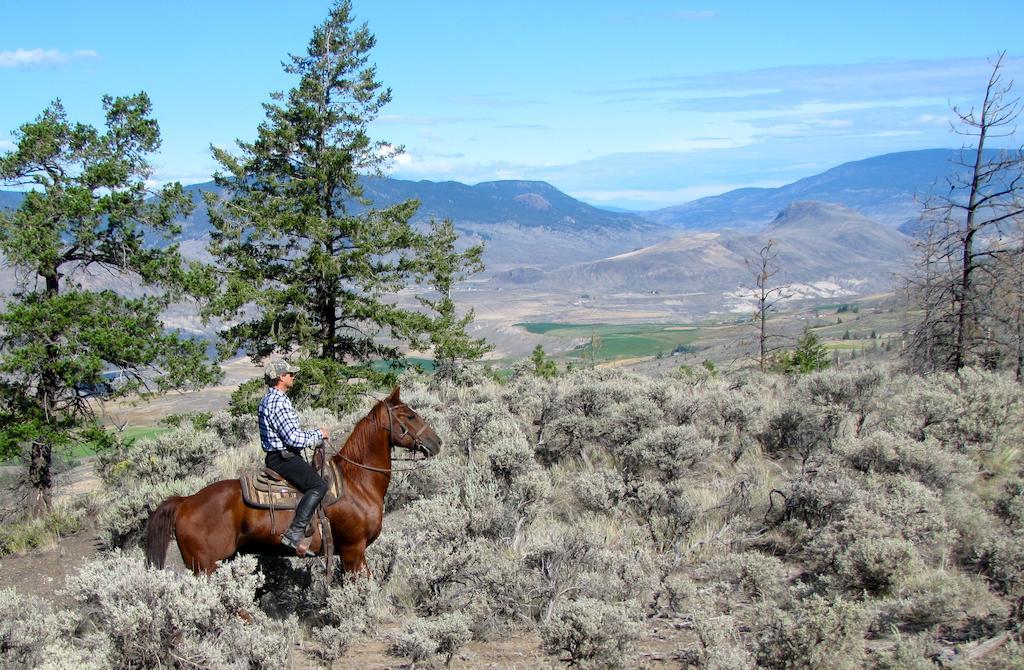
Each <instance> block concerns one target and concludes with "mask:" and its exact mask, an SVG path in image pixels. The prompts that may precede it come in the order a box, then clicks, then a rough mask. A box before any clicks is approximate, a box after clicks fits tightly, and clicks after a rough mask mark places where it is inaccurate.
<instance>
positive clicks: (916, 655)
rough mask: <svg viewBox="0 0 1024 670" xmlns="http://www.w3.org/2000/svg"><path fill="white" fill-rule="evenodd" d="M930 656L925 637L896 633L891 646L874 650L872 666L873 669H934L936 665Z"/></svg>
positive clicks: (928, 645)
mask: <svg viewBox="0 0 1024 670" xmlns="http://www.w3.org/2000/svg"><path fill="white" fill-rule="evenodd" d="M931 656H932V653H931V649H930V644H929V641H928V640H927V639H924V638H921V637H909V638H907V637H903V636H901V635H897V636H896V642H895V643H894V644H893V645H892V647H891V648H889V649H879V650H878V651H876V652H875V654H874V667H875V670H935V668H936V667H937V666H936V665H935V664H934V663H932V662H931V660H930V659H931Z"/></svg>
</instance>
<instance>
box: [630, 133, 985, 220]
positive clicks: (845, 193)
mask: <svg viewBox="0 0 1024 670" xmlns="http://www.w3.org/2000/svg"><path fill="white" fill-rule="evenodd" d="M986 154H987V157H988V158H995V157H996V154H997V152H996V151H995V150H990V151H986ZM959 159H960V152H959V151H954V150H949V149H925V150H922V151H904V152H900V153H893V154H884V155H882V156H875V157H872V158H867V159H864V160H860V161H853V162H850V163H843V164H842V165H839V166H837V167H834V168H832V169H830V170H826V171H825V172H822V173H821V174H817V175H813V176H811V177H806V178H804V179H800V180H798V181H795V182H793V183H792V184H787V185H785V186H780V187H778V188H741V189H737V190H734V191H729V192H728V193H723V194H721V195H716V196H711V197H707V198H701V199H699V200H694V201H692V202H688V203H685V204H682V205H677V206H674V207H666V208H664V209H659V210H655V211H653V212H647V213H645V214H644V216H645V218H647V219H648V220H650V221H652V222H655V223H659V224H662V225H666V226H672V227H676V228H683V229H686V230H717V229H719V228H739V229H746V230H758V229H761V228H763V227H765V226H767V225H768V224H769V223H770V222H771V221H772V220H773V219H774V218H775V216H776V215H777V214H778V213H779V212H780V211H782V210H783V209H785V208H786V207H787V206H788V205H789V204H790V203H792V202H797V201H801V200H819V201H822V202H831V203H835V204H839V205H843V206H845V207H848V208H850V209H852V210H855V211H857V212H860V213H861V214H863V215H865V216H867V217H869V218H871V219H874V220H875V221H878V222H879V223H884V224H887V225H892V226H900V225H903V224H905V223H907V222H908V221H911V220H916V218H917V215H918V213H919V212H920V209H921V205H920V203H921V202H922V201H923V200H924V199H926V198H927V197H928V196H929V195H930V194H932V193H944V192H946V190H947V187H946V179H947V177H949V176H950V175H952V174H954V173H956V172H963V171H964V168H963V167H962V166H960V165H958V164H957V161H958V160H959Z"/></svg>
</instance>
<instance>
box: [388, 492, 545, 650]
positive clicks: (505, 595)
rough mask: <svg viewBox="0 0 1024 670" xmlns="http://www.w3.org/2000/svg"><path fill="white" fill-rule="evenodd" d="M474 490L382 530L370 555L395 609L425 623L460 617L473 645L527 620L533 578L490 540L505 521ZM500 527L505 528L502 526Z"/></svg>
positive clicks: (425, 505)
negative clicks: (473, 638) (466, 622)
mask: <svg viewBox="0 0 1024 670" xmlns="http://www.w3.org/2000/svg"><path fill="white" fill-rule="evenodd" d="M474 491H475V492H478V493H479V492H480V491H481V489H480V488H479V487H475V486H473V485H469V486H465V487H464V488H463V489H462V492H461V494H460V493H459V492H449V494H447V495H444V496H438V497H436V498H431V499H425V500H419V501H416V502H414V503H412V504H411V505H409V507H408V508H407V509H406V510H405V511H404V512H403V514H402V516H401V517H398V518H395V519H394V520H393V521H394V522H393V523H391V524H389V525H386V526H385V530H384V532H383V533H382V534H381V537H380V539H378V541H377V542H376V543H374V545H373V546H372V547H371V551H370V559H371V567H372V569H373V570H374V574H375V575H377V576H378V579H381V580H382V582H384V581H386V582H389V584H388V588H389V590H390V592H391V593H392V594H393V597H394V598H395V600H396V602H397V603H398V604H400V605H404V606H408V607H410V608H411V609H414V610H415V611H416V612H418V613H419V614H421V615H423V616H437V615H440V614H444V613H449V612H462V613H465V614H466V615H467V616H469V617H470V623H469V626H470V629H471V630H472V631H473V633H474V634H475V635H476V636H478V637H486V636H487V635H489V634H490V633H491V632H493V631H495V630H501V629H503V628H504V629H507V628H515V627H519V626H521V625H522V624H523V623H524V622H528V621H531V620H532V613H533V611H534V606H533V604H532V601H531V597H530V596H529V595H528V591H529V585H530V576H529V575H528V573H527V572H526V570H525V569H524V564H523V560H522V556H521V555H520V554H517V553H516V552H515V551H514V550H513V549H511V548H509V547H508V545H507V544H506V543H505V542H500V541H496V540H495V539H493V537H485V536H484V534H487V535H492V534H493V532H494V529H495V528H496V524H497V526H502V524H501V523H499V522H501V521H502V520H503V519H505V518H506V515H505V513H504V512H503V511H502V506H501V504H500V502H499V501H497V499H496V498H494V497H493V495H492V496H490V497H489V498H487V499H486V500H484V501H475V500H474V499H473V495H474ZM502 527H503V526H502Z"/></svg>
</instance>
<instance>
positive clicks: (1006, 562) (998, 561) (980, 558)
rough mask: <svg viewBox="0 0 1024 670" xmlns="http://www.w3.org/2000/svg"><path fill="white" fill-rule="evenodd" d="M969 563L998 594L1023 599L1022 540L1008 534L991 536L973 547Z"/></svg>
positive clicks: (1023, 558)
mask: <svg viewBox="0 0 1024 670" xmlns="http://www.w3.org/2000/svg"><path fill="white" fill-rule="evenodd" d="M974 552H975V553H974V556H973V557H972V559H971V561H970V563H971V565H972V566H973V567H974V568H975V569H977V570H978V571H979V572H980V573H981V574H983V575H985V576H986V577H988V579H989V580H990V581H991V583H992V585H993V587H994V588H995V589H996V590H997V591H998V592H1000V593H1003V594H1005V595H1007V596H1011V597H1013V598H1020V597H1024V538H1021V537H1019V536H1015V535H1010V534H1000V535H993V536H992V537H990V538H989V539H987V540H986V541H985V542H983V543H982V544H981V545H979V546H977V547H975V549H974Z"/></svg>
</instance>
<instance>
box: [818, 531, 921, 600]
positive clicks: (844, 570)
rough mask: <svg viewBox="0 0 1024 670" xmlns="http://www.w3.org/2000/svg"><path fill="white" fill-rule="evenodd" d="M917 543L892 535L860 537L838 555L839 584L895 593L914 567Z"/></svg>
mask: <svg viewBox="0 0 1024 670" xmlns="http://www.w3.org/2000/svg"><path fill="white" fill-rule="evenodd" d="M916 558H917V556H916V553H915V552H914V545H912V544H911V543H909V542H907V541H906V540H903V539H897V538H892V537H860V538H857V539H855V540H854V541H853V542H852V543H851V544H850V545H849V546H846V547H843V548H842V549H841V550H840V551H839V553H838V555H837V556H836V558H835V568H834V571H835V575H836V580H837V582H838V584H839V586H840V587H842V588H845V589H846V590H848V591H851V592H853V593H859V592H862V591H863V592H866V593H868V594H871V595H874V596H885V595H890V594H892V593H893V592H894V591H895V589H896V588H897V587H898V586H899V585H900V584H901V583H902V582H903V580H904V578H905V577H906V576H907V575H908V574H909V573H910V571H911V570H913V569H915V567H917V566H916V563H917V561H916V560H915V559H916Z"/></svg>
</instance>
